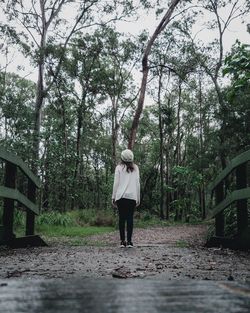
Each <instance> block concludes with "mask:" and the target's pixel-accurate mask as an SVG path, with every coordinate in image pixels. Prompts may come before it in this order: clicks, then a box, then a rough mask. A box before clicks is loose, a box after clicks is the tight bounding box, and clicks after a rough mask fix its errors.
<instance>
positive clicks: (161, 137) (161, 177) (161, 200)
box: [158, 68, 164, 219]
mask: <svg viewBox="0 0 250 313" xmlns="http://www.w3.org/2000/svg"><path fill="white" fill-rule="evenodd" d="M161 89H162V69H161V68H160V72H159V82H158V112H159V113H158V116H159V135H160V185H161V188H160V190H161V195H160V218H161V219H164V210H163V202H164V200H163V199H164V170H163V162H164V159H163V129H162V107H161Z"/></svg>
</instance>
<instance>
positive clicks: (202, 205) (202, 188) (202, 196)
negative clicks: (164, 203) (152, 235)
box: [199, 74, 206, 219]
mask: <svg viewBox="0 0 250 313" xmlns="http://www.w3.org/2000/svg"><path fill="white" fill-rule="evenodd" d="M203 118H204V117H203V114H202V84H201V75H200V74H199V138H200V172H201V175H202V182H201V186H200V188H199V199H200V208H201V216H202V219H205V217H206V208H205V186H204V182H203V176H204V170H203V162H202V160H203V156H204V146H203V141H204V139H203Z"/></svg>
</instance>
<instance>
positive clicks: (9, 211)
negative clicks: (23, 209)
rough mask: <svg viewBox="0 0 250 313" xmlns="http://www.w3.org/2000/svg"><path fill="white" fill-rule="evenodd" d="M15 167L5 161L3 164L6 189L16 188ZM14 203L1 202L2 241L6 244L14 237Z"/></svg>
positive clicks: (7, 200) (12, 201)
mask: <svg viewBox="0 0 250 313" xmlns="http://www.w3.org/2000/svg"><path fill="white" fill-rule="evenodd" d="M16 172H17V168H16V165H14V164H12V163H10V162H8V161H6V163H5V177H4V186H5V187H8V188H16ZM14 202H15V200H13V199H8V198H4V202H3V229H4V230H3V240H4V242H8V241H10V240H12V239H13V238H14V237H15V235H14V233H13V222H14Z"/></svg>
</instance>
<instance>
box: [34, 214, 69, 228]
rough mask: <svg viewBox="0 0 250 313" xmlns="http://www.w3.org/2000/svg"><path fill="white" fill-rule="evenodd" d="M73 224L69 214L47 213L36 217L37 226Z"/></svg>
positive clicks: (65, 225)
mask: <svg viewBox="0 0 250 313" xmlns="http://www.w3.org/2000/svg"><path fill="white" fill-rule="evenodd" d="M74 224H75V221H73V219H72V217H71V215H70V214H69V213H63V214H62V213H60V212H48V213H43V214H41V215H39V216H38V217H37V225H54V226H64V227H67V226H72V225H74Z"/></svg>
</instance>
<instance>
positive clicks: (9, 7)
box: [0, 0, 250, 222]
mask: <svg viewBox="0 0 250 313" xmlns="http://www.w3.org/2000/svg"><path fill="white" fill-rule="evenodd" d="M249 10H250V1H249V0H246V1H244V0H228V1H222V0H221V1H220V0H172V1H157V0H140V1H139V0H138V1H133V0H125V1H124V0H100V1H97V0H83V1H74V0H72V1H67V0H43V1H37V0H24V1H22V0H20V1H19V0H8V1H1V3H0V14H1V22H0V34H1V37H0V38H1V39H0V145H1V147H3V148H5V149H7V150H8V151H10V152H14V153H15V154H17V155H18V156H20V157H21V158H22V159H23V160H24V161H25V162H26V163H27V164H28V165H29V167H30V168H32V170H33V171H34V172H35V173H36V174H37V175H38V176H39V178H40V179H41V182H42V188H41V190H40V193H39V206H40V209H41V211H42V212H52V211H55V212H60V213H64V212H69V211H79V210H80V211H84V210H90V209H91V210H94V211H95V212H100V211H104V212H108V211H110V210H112V206H111V194H112V186H113V178H114V169H115V166H116V164H117V163H118V162H119V161H120V152H121V151H122V150H123V149H125V148H127V147H128V146H129V147H131V148H132V149H133V152H134V155H135V162H136V164H138V166H139V168H140V179H141V205H140V208H139V211H140V212H141V214H144V215H147V214H149V215H154V216H156V217H159V218H160V219H165V220H174V221H185V222H191V221H197V220H202V219H204V217H205V210H206V202H207V201H208V198H209V194H208V186H209V183H211V181H212V180H213V179H214V178H215V177H216V176H217V175H218V173H219V172H220V171H221V170H222V169H223V168H225V167H226V165H227V164H228V162H229V161H230V160H231V159H232V158H234V157H235V156H237V155H238V154H240V153H241V152H244V151H246V150H248V149H250V105H249V103H250V45H249V42H250V40H249V39H250V24H248V23H247V22H249ZM164 17H165V18H166V19H165V20H163V18H164ZM150 19H152V20H153V22H154V23H152V25H151V26H150V27H148V26H147V20H150ZM236 21H237V22H238V23H239V24H240V25H241V27H243V28H244V29H245V32H246V35H245V38H246V41H240V40H239V39H237V38H236V39H235V40H234V42H232V44H231V45H230V47H229V48H228V43H227V41H228V38H230V31H231V25H232V24H233V23H235V22H236ZM144 22H145V26H144V25H143V23H144ZM161 22H163V23H161ZM133 23H137V25H138V24H139V26H140V27H138V29H139V31H138V32H136V31H135V32H134V33H132V31H131V29H132V30H133V25H134V24H133ZM157 25H158V26H159V25H160V28H159V27H158V28H157ZM27 64H28V65H27ZM14 67H15V68H16V71H14V70H13V69H14ZM29 73H32V75H29ZM31 77H32V78H31ZM142 78H144V80H143V79H142ZM143 84H144V85H143ZM144 89H145V90H144ZM143 91H144V92H145V94H143ZM133 136H134V137H133ZM132 137H133V138H134V139H133V140H132V141H131V138H132ZM20 179H21V178H20Z"/></svg>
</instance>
